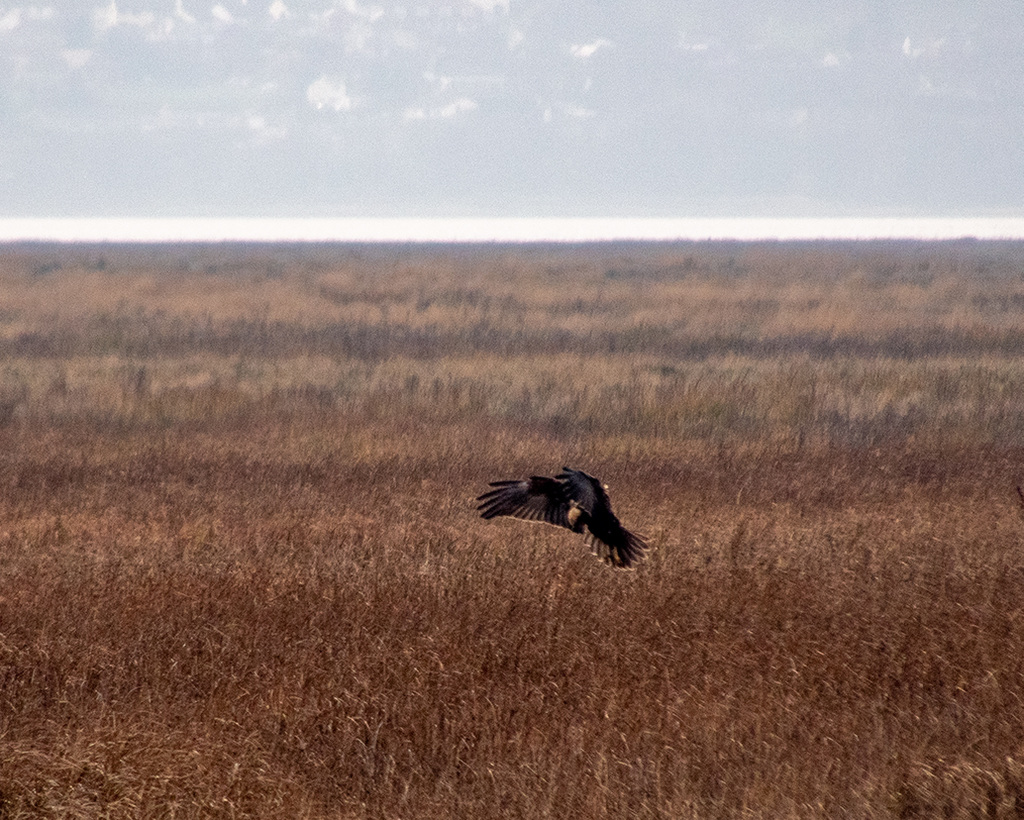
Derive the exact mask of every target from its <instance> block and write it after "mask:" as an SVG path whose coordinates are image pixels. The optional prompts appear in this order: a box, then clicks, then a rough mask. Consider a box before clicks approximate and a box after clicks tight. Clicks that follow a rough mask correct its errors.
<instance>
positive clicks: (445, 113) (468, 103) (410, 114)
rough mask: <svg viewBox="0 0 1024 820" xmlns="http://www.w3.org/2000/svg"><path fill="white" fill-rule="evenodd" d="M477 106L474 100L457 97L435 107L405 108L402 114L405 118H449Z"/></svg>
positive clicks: (474, 108)
mask: <svg viewBox="0 0 1024 820" xmlns="http://www.w3.org/2000/svg"><path fill="white" fill-rule="evenodd" d="M479 107H480V106H479V105H478V104H477V102H476V100H471V99H469V97H459V99H457V100H454V101H453V102H450V103H448V104H447V105H442V106H438V107H436V108H407V109H405V112H404V114H403V116H404V117H405V118H406V119H407V120H450V119H452V118H453V117H456V116H458V115H459V114H463V113H465V112H467V111H475V110H476V109H477V108H479Z"/></svg>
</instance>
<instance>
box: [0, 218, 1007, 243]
mask: <svg viewBox="0 0 1024 820" xmlns="http://www.w3.org/2000/svg"><path fill="white" fill-rule="evenodd" d="M816 239H821V240H829V239H831V240H844V239H846V240H851V239H852V240H872V239H876V240H885V239H910V240H913V239H919V240H951V239H979V240H980V239H989V240H999V239H1003V240H1015V239H1024V217H891V218H889V217H821V218H817V217H679V218H676V217H655V218H644V217H621V218H616V217H564V218H560V217H507V218H501V217H473V218H458V217H451V218H449V217H409V218H402V217H383V218H373V217H337V218H333V217H331V218H324V217H283V218H277V217H231V218H218V217H197V218H190V217H141V218H131V217H128V218H124V217H83V218H75V217H44V218H27V217H18V218H0V242H3V243H17V242H58V243H63V242H68V243H72V242H158V243H162V242H167V243H170V242H369V243H374V242H380V243H390V242H398V243H401V242H413V243H460V242H466V243H473V242H492V243H505V242H508V243H528V242H564V243H576V242H607V241H702V240H740V241H756V240H769V241H770V240H779V241H786V240H793V241H797V240H816Z"/></svg>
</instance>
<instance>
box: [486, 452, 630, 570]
mask: <svg viewBox="0 0 1024 820" xmlns="http://www.w3.org/2000/svg"><path fill="white" fill-rule="evenodd" d="M563 470H564V472H562V473H559V474H558V475H557V476H555V477H554V478H547V477H546V476H536V475H535V476H532V477H531V478H524V479H520V480H518V481H492V482H491V485H490V486H492V487H494V488H495V489H493V490H491V491H490V492H486V493H484V494H483V495H481V496H480V497H479V498H477V501H479V502H481V503H480V506H478V507H477V509H478V510H480V515H481V516H482V517H483V518H487V519H491V518H497V517H498V516H499V515H509V516H512V517H513V518H522V519H525V520H527V521H540V522H544V523H547V524H554V525H555V526H556V527H565V528H566V529H570V530H572V531H573V532H584V531H586V539H585V540H586V542H587V543H588V544H589V545H590V547H591V549H593V551H594V554H595V555H597V557H598V558H600V559H601V560H602V561H604V562H605V563H606V564H610V565H611V566H613V567H621V568H623V569H627V568H629V567H632V566H633V565H634V564H636V563H637V562H638V561H639V560H640V559H641V558H642V557H643V555H644V552H645V551H646V550H647V544H646V543H644V541H643V539H642V538H640V537H639V536H637V535H634V534H633V533H631V532H630V531H629V530H627V529H626V528H625V527H623V526H622V524H621V523H620V522H619V519H618V518H617V517H616V516H615V513H613V512H612V505H611V502H610V501H609V500H608V494H607V493H606V492H605V489H606V488H605V486H604V485H603V484H601V482H600V481H598V480H597V479H596V478H594V477H593V476H592V475H587V474H586V473H585V472H583V471H582V470H571V469H570V468H568V467H564V468H563Z"/></svg>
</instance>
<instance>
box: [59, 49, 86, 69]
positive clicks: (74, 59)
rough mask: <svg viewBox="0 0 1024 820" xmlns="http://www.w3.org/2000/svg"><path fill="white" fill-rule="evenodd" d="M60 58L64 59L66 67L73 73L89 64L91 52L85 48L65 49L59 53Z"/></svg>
mask: <svg viewBox="0 0 1024 820" xmlns="http://www.w3.org/2000/svg"><path fill="white" fill-rule="evenodd" d="M60 56H61V57H62V58H63V59H64V62H65V63H66V64H67V67H68V68H70V69H71V70H73V71H74V70H77V69H79V68H82V67H83V66H84V65H85V64H86V63H87V62H89V58H90V57H92V51H90V50H89V49H87V48H66V49H64V50H63V51H62V52H61V53H60Z"/></svg>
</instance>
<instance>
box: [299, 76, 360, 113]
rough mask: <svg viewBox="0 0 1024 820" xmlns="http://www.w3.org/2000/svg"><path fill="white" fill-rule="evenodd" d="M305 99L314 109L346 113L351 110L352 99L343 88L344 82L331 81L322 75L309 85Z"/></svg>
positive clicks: (338, 80)
mask: <svg viewBox="0 0 1024 820" xmlns="http://www.w3.org/2000/svg"><path fill="white" fill-rule="evenodd" d="M306 99H307V100H308V101H309V102H310V104H311V105H313V106H314V107H315V108H317V109H318V110H319V109H323V108H333V109H334V110H335V111H348V110H349V109H351V108H352V98H351V97H350V96H349V95H348V89H346V88H345V81H344V80H340V79H335V80H332V79H331V78H330V77H328V76H326V75H324V76H322V77H321V78H320V79H319V80H316V81H315V82H313V83H311V84H310V86H309V87H308V88H307V89H306Z"/></svg>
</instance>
